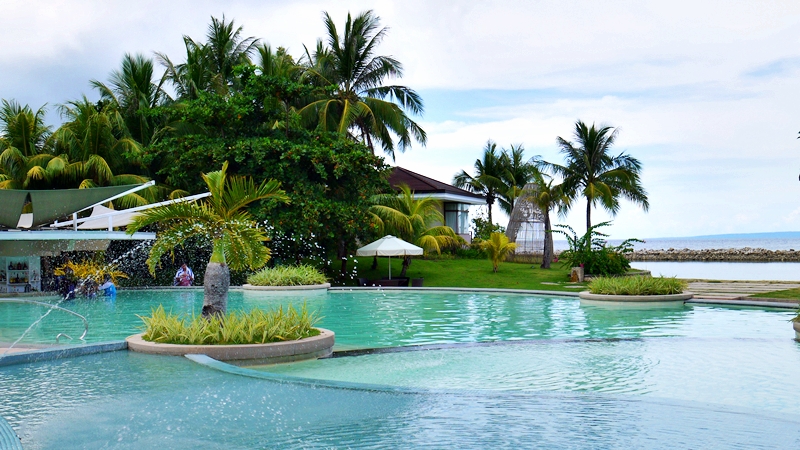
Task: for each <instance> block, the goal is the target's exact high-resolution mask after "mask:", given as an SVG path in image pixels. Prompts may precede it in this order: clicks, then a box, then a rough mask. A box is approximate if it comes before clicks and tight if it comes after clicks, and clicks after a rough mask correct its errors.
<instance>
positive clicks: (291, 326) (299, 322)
mask: <svg viewBox="0 0 800 450" xmlns="http://www.w3.org/2000/svg"><path fill="white" fill-rule="evenodd" d="M139 318H140V319H142V322H144V334H143V335H142V339H144V340H145V341H150V342H159V343H163V344H182V345H236V344H266V343H269V342H281V341H293V340H297V339H303V338H307V337H311V336H317V335H319V330H317V329H316V328H314V324H315V323H316V322H317V321H318V320H319V317H317V314H316V313H309V312H308V310H307V309H306V305H305V304H303V307H302V308H301V309H300V311H297V310H296V309H294V308H292V305H289V306H288V307H287V308H286V309H283V307H279V308H278V309H274V310H272V311H263V310H260V309H253V310H251V311H250V312H243V311H240V312H238V313H237V312H235V311H234V312H230V313H228V314H225V315H223V316H221V317H219V316H213V317H212V318H211V319H208V320H206V319H204V318H203V317H202V316H191V317H188V316H185V315H175V314H172V313H169V314H167V313H166V312H165V311H164V306H162V305H159V306H158V308H156V309H154V310H153V311H152V314H151V315H150V316H149V317H143V316H139Z"/></svg>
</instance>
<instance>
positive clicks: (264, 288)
mask: <svg viewBox="0 0 800 450" xmlns="http://www.w3.org/2000/svg"><path fill="white" fill-rule="evenodd" d="M329 287H331V284H330V283H323V284H307V285H302V286H253V285H252V284H243V285H242V289H244V290H246V291H273V292H276V291H316V290H319V289H328V288H329Z"/></svg>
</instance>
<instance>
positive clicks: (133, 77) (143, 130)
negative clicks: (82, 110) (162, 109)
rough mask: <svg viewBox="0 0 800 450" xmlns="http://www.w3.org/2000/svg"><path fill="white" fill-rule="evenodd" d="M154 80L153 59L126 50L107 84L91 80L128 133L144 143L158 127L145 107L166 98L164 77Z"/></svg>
mask: <svg viewBox="0 0 800 450" xmlns="http://www.w3.org/2000/svg"><path fill="white" fill-rule="evenodd" d="M155 80H156V79H155V77H154V73H153V60H152V59H149V58H146V57H144V56H143V55H140V54H137V55H131V54H129V53H126V54H125V56H124V57H123V58H122V67H121V69H120V70H114V71H113V72H111V76H110V77H109V82H108V84H105V83H102V82H100V81H97V80H92V81H91V84H92V86H93V87H94V88H95V89H97V90H98V91H99V92H100V95H101V98H102V99H103V100H105V101H106V102H109V103H110V104H111V105H112V106H113V107H116V108H117V109H118V110H119V112H120V114H122V117H123V119H124V120H125V124H126V126H127V128H128V131H129V133H130V134H131V136H132V137H133V138H134V139H135V140H136V141H138V142H139V143H140V144H142V145H144V146H147V145H149V144H150V142H151V141H152V140H153V137H154V135H155V134H156V131H157V128H158V125H157V124H156V123H155V119H154V117H153V115H151V114H148V110H150V109H152V108H155V107H156V106H159V105H161V104H163V103H164V102H165V101H167V100H169V96H168V95H167V94H166V92H164V90H163V89H162V84H163V83H164V81H165V79H164V78H162V79H161V80H160V81H159V82H158V83H157V82H156V81H155Z"/></svg>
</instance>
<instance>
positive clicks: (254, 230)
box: [128, 161, 288, 318]
mask: <svg viewBox="0 0 800 450" xmlns="http://www.w3.org/2000/svg"><path fill="white" fill-rule="evenodd" d="M227 170H228V162H227V161H226V162H225V163H224V164H223V165H222V170H218V171H216V172H210V173H207V174H203V175H202V176H203V180H204V181H205V182H206V185H207V186H208V190H209V192H211V197H208V198H206V199H205V201H202V202H197V203H173V204H171V205H166V206H161V207H158V208H154V209H150V210H147V211H144V212H142V213H141V215H140V216H137V217H136V218H135V219H134V220H133V222H132V223H131V224H130V225H128V233H129V234H133V233H135V232H136V231H138V230H140V229H142V228H144V227H146V226H148V225H152V224H159V230H158V235H157V237H156V241H155V244H153V247H152V248H151V249H150V256H149V257H148V258H147V267H148V269H149V270H150V273H151V274H155V270H156V267H157V266H158V263H159V261H160V260H161V257H162V256H163V255H164V254H165V253H167V252H169V251H171V250H172V249H174V248H175V247H177V246H179V245H182V244H183V242H184V241H185V240H186V239H188V238H190V237H193V236H198V237H201V238H202V239H205V240H207V241H209V242H210V243H211V244H212V246H213V250H212V253H211V259H210V260H209V262H208V265H207V266H206V273H205V277H204V283H203V288H204V297H203V317H207V318H208V317H211V316H212V315H220V314H225V312H226V310H227V304H228V287H229V286H230V281H231V274H230V268H233V269H234V270H243V269H247V268H249V269H259V268H261V267H263V266H264V264H266V263H267V261H268V260H269V256H270V252H269V249H268V248H267V247H266V246H265V245H264V242H265V241H266V240H267V236H266V234H265V233H264V230H263V229H262V228H260V227H259V226H258V223H256V221H255V220H253V219H252V217H251V216H250V213H248V212H247V211H246V210H245V209H244V208H245V207H246V206H247V205H249V204H250V203H253V202H256V201H259V200H267V199H270V200H275V201H280V202H287V201H288V197H287V196H286V193H285V192H284V191H283V190H281V189H280V185H281V184H280V182H279V181H276V180H269V181H265V182H263V183H262V184H261V185H260V186H256V184H255V182H254V181H253V179H252V178H249V177H247V178H245V177H230V178H229V177H228V176H227Z"/></svg>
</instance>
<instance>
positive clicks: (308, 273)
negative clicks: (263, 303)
mask: <svg viewBox="0 0 800 450" xmlns="http://www.w3.org/2000/svg"><path fill="white" fill-rule="evenodd" d="M327 281H328V280H327V279H326V278H325V275H323V274H322V273H320V271H318V270H317V269H315V268H314V267H312V266H309V265H307V264H302V265H299V266H280V267H275V268H272V269H270V268H265V269H262V270H260V271H258V272H256V273H254V274H253V275H250V276H249V277H247V282H248V283H250V284H252V285H253V286H307V285H313V284H323V283H326V282H327Z"/></svg>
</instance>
